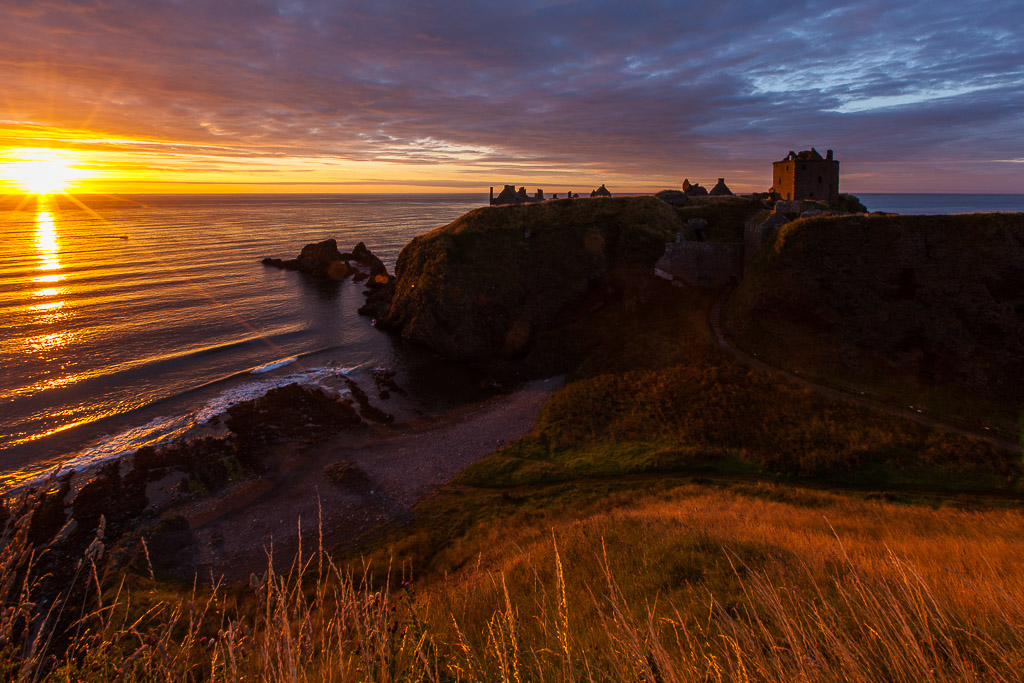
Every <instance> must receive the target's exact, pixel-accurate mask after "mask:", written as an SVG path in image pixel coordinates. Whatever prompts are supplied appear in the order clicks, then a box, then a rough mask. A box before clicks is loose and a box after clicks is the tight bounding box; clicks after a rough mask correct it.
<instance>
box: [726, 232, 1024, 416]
mask: <svg viewBox="0 0 1024 683" xmlns="http://www.w3.org/2000/svg"><path fill="white" fill-rule="evenodd" d="M726 329H727V330H728V331H730V332H731V333H732V335H733V336H735V337H736V338H737V340H738V341H740V343H741V345H742V346H744V347H746V348H748V349H750V350H753V351H756V352H758V353H759V354H762V355H763V356H764V357H767V358H768V359H770V360H771V361H773V362H775V363H776V364H779V365H782V366H784V367H790V368H793V369H798V370H801V371H802V372H807V373H814V374H818V375H821V376H825V377H830V378H838V379H840V380H841V381H847V382H851V383H854V384H856V385H858V386H862V387H864V388H866V389H871V390H878V391H882V392H885V393H891V394H895V395H898V396H902V397H905V398H912V397H914V396H915V395H916V396H917V397H918V399H919V400H920V402H921V403H924V404H929V403H930V404H931V405H930V407H932V408H934V409H939V410H950V409H952V410H955V411H956V412H963V411H964V410H966V411H967V412H971V408H972V407H971V406H967V405H964V402H963V401H960V402H959V403H960V405H959V406H957V405H951V404H952V403H957V401H956V400H955V399H953V398H951V396H952V394H953V393H954V392H955V393H957V394H959V395H961V396H963V395H964V394H965V393H966V394H967V395H970V396H972V397H973V399H977V400H978V404H977V405H975V406H973V408H974V409H976V410H977V411H981V412H986V411H991V410H993V409H994V410H997V411H999V412H1002V417H1003V418H1004V419H1006V420H1011V421H1012V420H1013V419H1014V416H1015V414H1017V413H1019V409H1020V407H1021V406H1024V214H972V215H957V216H838V217H823V218H814V219H806V220H801V221H796V222H794V223H791V224H789V225H786V226H784V227H783V228H782V229H781V230H780V232H779V234H778V236H777V238H776V240H775V242H774V244H772V245H770V246H768V247H766V248H765V249H763V250H762V251H761V252H760V253H759V255H758V257H757V258H756V259H755V260H754V261H753V262H752V263H750V264H749V265H748V268H747V273H746V275H745V278H744V281H743V282H742V283H741V285H740V287H739V288H738V289H737V291H736V292H735V293H734V295H733V297H732V301H731V303H730V306H729V308H728V310H727V311H726Z"/></svg>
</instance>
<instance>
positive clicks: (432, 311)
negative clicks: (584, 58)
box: [369, 197, 682, 360]
mask: <svg viewBox="0 0 1024 683" xmlns="http://www.w3.org/2000/svg"><path fill="white" fill-rule="evenodd" d="M681 227H682V225H681V222H680V219H679V217H678V215H677V213H676V212H675V210H674V209H672V207H670V206H668V205H667V204H665V203H664V202H662V201H659V200H658V199H655V198H654V197H621V198H615V199H606V200H602V201H590V200H585V199H584V200H578V199H572V200H569V199H565V200H558V201H551V202H545V203H543V204H533V205H521V206H494V207H484V208H480V209H476V210H474V211H471V212H469V213H467V214H465V215H464V216H461V217H460V218H458V219H457V220H456V221H454V222H453V223H451V224H449V225H446V226H444V227H441V228H438V229H436V230H434V231H432V232H429V233H427V234H425V235H420V236H419V237H416V238H415V239H414V240H412V241H411V242H410V243H409V244H408V245H407V246H406V247H405V248H404V249H403V250H402V252H401V254H400V255H399V257H398V262H397V265H396V269H395V274H396V281H395V283H394V284H393V285H392V286H390V287H389V288H388V289H389V290H390V291H389V292H386V293H384V295H383V296H380V297H377V298H376V300H375V302H374V301H371V307H370V310H369V312H371V314H373V315H375V317H377V320H378V325H379V326H380V327H382V328H385V329H390V330H394V331H397V332H399V333H400V334H401V335H402V337H403V338H404V339H406V340H408V341H411V342H414V343H416V344H420V345H422V346H425V347H427V348H429V349H432V350H434V351H436V352H437V353H440V354H442V355H444V356H447V357H449V358H454V359H463V360H471V359H483V358H492V357H499V356H504V357H508V356H514V355H517V354H519V353H521V352H523V351H524V350H525V349H526V348H527V347H528V346H529V344H530V341H531V340H532V339H533V336H534V333H535V331H537V330H538V329H540V328H541V327H543V326H545V325H548V324H551V323H553V322H555V321H556V319H557V318H559V316H560V315H563V314H565V313H566V312H567V311H568V310H569V309H571V308H572V306H573V304H578V303H580V302H581V301H582V300H583V299H584V298H585V297H586V296H587V295H588V294H593V293H594V292H595V291H600V292H603V293H606V294H608V293H614V292H622V291H624V290H626V289H628V287H629V285H630V282H631V280H632V278H633V277H635V276H636V275H637V274H640V273H642V274H643V275H644V276H648V275H649V274H650V273H652V272H653V267H654V263H655V261H657V259H658V258H659V257H660V256H661V254H662V252H663V251H664V249H665V243H666V242H670V241H672V240H673V239H674V238H675V234H676V232H677V231H678V230H680V229H681ZM388 295H390V296H391V300H390V303H388V302H386V301H384V299H385V298H386V296H388Z"/></svg>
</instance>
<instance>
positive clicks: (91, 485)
mask: <svg viewBox="0 0 1024 683" xmlns="http://www.w3.org/2000/svg"><path fill="white" fill-rule="evenodd" d="M120 466H121V464H120V462H119V461H114V462H110V463H108V464H106V465H104V466H103V467H101V468H100V471H99V472H98V473H97V474H96V475H95V476H94V477H93V478H92V479H91V480H90V481H89V482H88V483H87V484H85V485H84V486H82V488H81V490H79V492H78V495H77V496H75V499H74V501H73V502H72V504H71V510H72V517H74V519H75V521H76V522H77V523H78V526H77V527H76V528H75V533H76V534H82V535H85V536H91V535H92V534H94V533H95V531H96V527H97V526H98V524H99V520H100V516H101V515H102V516H103V517H104V518H105V519H106V523H107V528H106V532H105V534H104V536H105V537H106V538H107V539H115V538H117V537H119V536H120V535H121V534H122V533H124V532H125V531H127V530H128V527H129V526H130V525H131V521H132V520H133V519H135V518H136V517H138V516H139V515H141V514H142V511H143V510H145V509H146V505H147V504H148V502H149V501H148V500H147V499H146V489H145V486H144V485H140V482H139V480H138V479H135V478H132V479H127V480H125V479H122V478H121V474H120Z"/></svg>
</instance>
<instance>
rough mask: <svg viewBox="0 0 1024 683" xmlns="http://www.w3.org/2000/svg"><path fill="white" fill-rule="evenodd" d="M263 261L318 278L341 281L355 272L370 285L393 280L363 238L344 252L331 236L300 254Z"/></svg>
mask: <svg viewBox="0 0 1024 683" xmlns="http://www.w3.org/2000/svg"><path fill="white" fill-rule="evenodd" d="M262 263H263V265H266V266H274V267H276V268H282V269H284V270H296V271H300V272H303V273H306V274H307V275H310V276H312V277H314V278H316V279H318V280H334V281H340V280H344V279H345V278H346V277H348V276H349V275H351V276H352V279H353V281H355V282H362V281H364V280H365V281H366V286H367V287H370V288H373V289H375V288H378V287H382V286H384V285H386V284H387V283H388V282H390V280H391V275H390V274H388V269H387V267H386V266H385V265H384V262H383V261H381V260H380V258H378V257H377V256H376V255H374V254H373V252H371V251H370V250H369V249H367V248H366V245H365V244H363V243H362V242H360V243H359V244H357V245H356V246H355V248H354V249H353V250H352V251H351V252H346V253H344V254H342V253H341V252H339V251H338V243H337V242H336V241H335V240H333V239H328V240H324V241H323V242H316V243H314V244H307V245H306V246H304V247H303V248H302V251H301V252H300V253H299V256H298V258H294V259H289V260H287V261H284V260H281V259H277V258H265V259H263V261H262Z"/></svg>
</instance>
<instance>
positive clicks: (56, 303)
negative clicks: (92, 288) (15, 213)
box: [29, 209, 67, 323]
mask: <svg viewBox="0 0 1024 683" xmlns="http://www.w3.org/2000/svg"><path fill="white" fill-rule="evenodd" d="M35 247H36V259H37V264H36V270H37V271H40V274H39V275H37V276H36V277H35V278H33V281H34V282H36V283H38V284H40V285H48V286H42V287H40V288H39V289H37V290H35V291H34V292H32V298H33V299H43V301H41V302H40V303H37V304H35V305H33V306H31V307H30V309H29V310H31V311H33V312H34V313H36V314H37V316H38V322H41V323H52V322H57V321H58V320H60V318H61V317H62V315H63V314H62V312H61V309H63V308H64V306H65V302H64V300H63V299H62V298H61V297H63V296H64V295H66V294H67V290H66V289H65V288H63V287H54V286H53V284H54V283H56V282H60V281H61V280H63V279H64V273H62V272H60V270H61V262H60V249H61V247H60V235H59V233H58V232H57V221H56V218H55V217H54V215H53V212H52V211H49V210H46V209H41V210H40V211H39V212H38V213H36V232H35Z"/></svg>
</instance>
